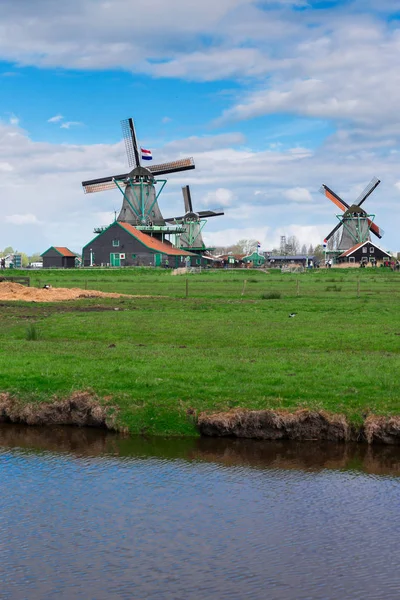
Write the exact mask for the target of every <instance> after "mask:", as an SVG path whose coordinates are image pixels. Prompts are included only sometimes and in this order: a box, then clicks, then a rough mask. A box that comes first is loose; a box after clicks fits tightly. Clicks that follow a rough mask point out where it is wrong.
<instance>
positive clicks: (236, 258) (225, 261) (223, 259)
mask: <svg viewBox="0 0 400 600" xmlns="http://www.w3.org/2000/svg"><path fill="white" fill-rule="evenodd" d="M243 257H244V254H221V255H220V256H217V257H216V258H217V260H218V261H219V262H220V264H221V266H229V267H242V266H243Z"/></svg>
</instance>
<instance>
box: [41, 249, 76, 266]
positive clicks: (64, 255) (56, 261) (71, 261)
mask: <svg viewBox="0 0 400 600" xmlns="http://www.w3.org/2000/svg"><path fill="white" fill-rule="evenodd" d="M40 256H41V257H42V258H43V267H44V268H45V269H51V268H52V267H57V268H59V269H72V268H73V267H75V259H76V254H74V253H73V252H71V250H69V249H68V248H65V247H64V246H51V247H50V248H49V249H48V250H46V252H43V254H41V255H40Z"/></svg>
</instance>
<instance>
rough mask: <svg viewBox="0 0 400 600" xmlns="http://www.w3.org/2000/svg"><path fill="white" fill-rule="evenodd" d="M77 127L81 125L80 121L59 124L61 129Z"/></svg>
mask: <svg viewBox="0 0 400 600" xmlns="http://www.w3.org/2000/svg"><path fill="white" fill-rule="evenodd" d="M79 125H83V123H81V122H80V121H65V123H61V125H60V127H61V129H71V127H77V126H79Z"/></svg>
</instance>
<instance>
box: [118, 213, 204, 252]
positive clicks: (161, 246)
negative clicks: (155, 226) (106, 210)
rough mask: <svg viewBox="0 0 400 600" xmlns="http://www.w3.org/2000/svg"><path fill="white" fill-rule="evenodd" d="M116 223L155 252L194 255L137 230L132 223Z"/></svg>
mask: <svg viewBox="0 0 400 600" xmlns="http://www.w3.org/2000/svg"><path fill="white" fill-rule="evenodd" d="M118 225H120V226H121V227H122V228H123V229H125V231H127V232H128V233H130V234H131V235H133V237H135V238H136V239H137V240H139V242H142V244H144V245H145V246H146V247H147V248H150V249H151V250H155V251H156V252H161V253H162V254H169V255H170V256H171V255H173V256H175V255H176V256H194V254H193V252H186V250H180V249H179V248H175V247H174V246H172V245H171V244H169V243H166V242H160V240H157V239H156V238H154V237H152V236H151V235H147V233H143V231H139V229H136V227H133V225H130V224H129V223H124V222H123V221H118Z"/></svg>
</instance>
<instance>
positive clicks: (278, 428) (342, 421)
mask: <svg viewBox="0 0 400 600" xmlns="http://www.w3.org/2000/svg"><path fill="white" fill-rule="evenodd" d="M198 426H199V429H200V433H202V434H203V435H208V436H233V437H242V438H253V439H259V440H282V439H287V440H332V441H337V442H347V441H350V440H351V439H353V438H354V434H353V432H352V429H351V427H350V425H349V423H348V422H347V420H346V418H345V417H344V416H343V415H330V414H328V413H325V412H322V411H321V412H314V411H309V410H298V411H296V412H294V413H289V412H285V411H272V410H240V409H239V410H235V411H231V412H226V413H216V414H207V413H202V414H200V415H199V418H198Z"/></svg>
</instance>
